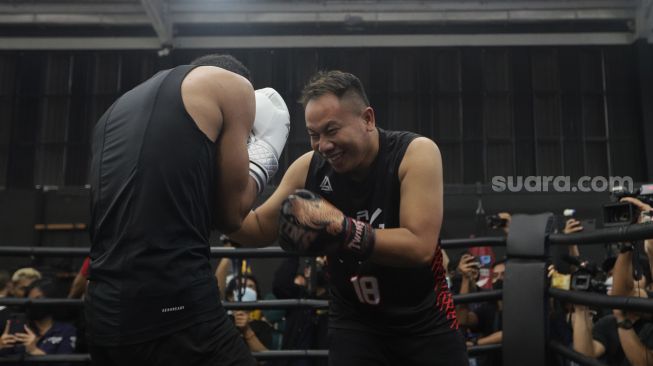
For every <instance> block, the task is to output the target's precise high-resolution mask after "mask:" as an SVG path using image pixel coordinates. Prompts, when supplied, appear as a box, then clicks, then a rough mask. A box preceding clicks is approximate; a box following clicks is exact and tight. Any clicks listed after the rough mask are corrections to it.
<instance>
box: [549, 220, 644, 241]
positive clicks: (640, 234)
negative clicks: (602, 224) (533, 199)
mask: <svg viewBox="0 0 653 366" xmlns="http://www.w3.org/2000/svg"><path fill="white" fill-rule="evenodd" d="M645 239H653V223H650V222H649V223H645V224H634V225H627V226H618V227H611V228H604V229H598V230H594V231H588V232H583V231H581V232H578V233H572V234H551V235H549V243H550V244H554V245H571V244H602V243H611V242H616V241H633V240H645Z"/></svg>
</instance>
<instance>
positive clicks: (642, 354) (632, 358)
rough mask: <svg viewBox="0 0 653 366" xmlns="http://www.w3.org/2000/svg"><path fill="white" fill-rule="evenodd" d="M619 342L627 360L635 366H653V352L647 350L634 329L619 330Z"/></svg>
mask: <svg viewBox="0 0 653 366" xmlns="http://www.w3.org/2000/svg"><path fill="white" fill-rule="evenodd" d="M617 332H618V333H619V342H620V343H621V348H623V350H624V354H625V355H626V358H627V359H628V361H629V362H630V364H631V365H633V366H653V351H651V350H649V349H647V348H646V347H645V346H644V344H642V342H641V341H640V339H639V337H638V336H637V333H635V330H634V329H633V328H631V329H622V328H618V329H617ZM647 362H648V363H647Z"/></svg>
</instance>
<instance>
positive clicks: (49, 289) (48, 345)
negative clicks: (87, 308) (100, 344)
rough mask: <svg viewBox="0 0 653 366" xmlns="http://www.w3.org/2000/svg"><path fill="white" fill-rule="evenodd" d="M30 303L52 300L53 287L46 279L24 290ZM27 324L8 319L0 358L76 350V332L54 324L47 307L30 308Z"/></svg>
mask: <svg viewBox="0 0 653 366" xmlns="http://www.w3.org/2000/svg"><path fill="white" fill-rule="evenodd" d="M26 294H27V297H28V298H30V299H42V298H48V297H53V296H54V294H55V285H54V283H53V282H52V281H50V280H47V279H41V280H37V281H35V282H34V283H32V284H31V285H30V286H29V287H28V288H27V289H26ZM27 320H28V322H27V324H25V323H23V322H22V321H18V320H17V318H15V319H11V320H10V321H9V322H7V325H6V326H5V330H4V333H3V334H2V336H0V355H7V354H20V353H26V354H29V355H33V356H36V355H50V354H71V353H74V350H75V342H76V338H77V336H76V330H75V327H73V326H72V325H70V324H68V323H64V322H59V321H55V320H54V318H53V317H52V310H51V308H50V307H41V306H38V305H32V306H30V307H29V308H28V310H27Z"/></svg>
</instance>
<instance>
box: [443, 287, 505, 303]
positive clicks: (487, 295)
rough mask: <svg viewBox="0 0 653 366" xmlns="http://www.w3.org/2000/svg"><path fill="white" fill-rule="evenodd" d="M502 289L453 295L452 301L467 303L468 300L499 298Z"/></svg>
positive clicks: (479, 300)
mask: <svg viewBox="0 0 653 366" xmlns="http://www.w3.org/2000/svg"><path fill="white" fill-rule="evenodd" d="M502 298H503V290H488V291H480V292H473V293H471V294H462V295H453V301H454V303H456V304H469V303H470V302H481V301H492V300H501V299H502Z"/></svg>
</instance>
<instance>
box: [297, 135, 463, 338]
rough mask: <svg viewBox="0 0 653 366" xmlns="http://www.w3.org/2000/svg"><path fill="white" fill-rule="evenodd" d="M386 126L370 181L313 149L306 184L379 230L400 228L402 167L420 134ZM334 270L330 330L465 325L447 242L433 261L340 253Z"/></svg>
mask: <svg viewBox="0 0 653 366" xmlns="http://www.w3.org/2000/svg"><path fill="white" fill-rule="evenodd" d="M378 131H379V154H378V155H377V157H376V160H375V161H374V163H373V166H372V169H371V172H370V174H369V175H368V177H367V178H365V179H364V180H363V181H359V182H357V181H353V180H351V179H349V178H348V177H347V175H343V174H338V173H336V172H334V171H333V169H332V168H331V166H330V165H329V164H328V162H327V161H325V160H324V159H323V158H322V157H321V156H320V155H319V154H313V158H312V160H311V163H310V167H309V173H308V176H307V178H306V188H307V189H309V190H311V191H313V192H317V193H319V194H320V195H321V196H322V197H324V198H325V199H326V200H328V201H329V202H331V203H332V204H333V205H335V206H336V207H338V208H339V209H341V210H342V211H343V213H344V214H345V215H347V216H350V217H353V218H356V219H358V220H362V221H365V222H369V223H370V224H372V226H373V227H374V228H379V229H383V228H386V229H389V228H397V227H399V201H400V182H399V175H398V171H399V165H400V164H401V161H402V159H403V157H404V154H405V152H406V149H407V148H408V145H409V144H410V142H411V141H413V140H414V139H415V138H416V137H419V136H418V135H416V134H413V133H410V132H396V131H385V130H382V129H378ZM327 268H328V274H329V282H330V293H331V305H330V310H329V313H330V319H329V322H330V323H329V326H330V327H333V328H344V329H356V330H361V331H365V332H371V333H376V334H382V335H402V334H403V335H405V334H411V335H433V334H439V333H443V332H446V331H449V330H450V329H456V328H457V327H458V323H457V321H456V315H455V309H454V306H453V300H452V297H451V293H450V292H449V290H448V287H447V283H446V279H445V272H444V269H443V267H442V254H441V251H440V248H439V246H438V248H437V252H436V253H435V257H434V259H433V261H432V263H431V264H430V265H428V266H422V267H414V268H396V267H389V266H383V265H379V264H375V263H372V262H370V261H366V262H362V263H361V262H358V261H356V260H354V258H353V257H351V256H348V255H346V254H340V255H334V256H329V258H328V267H327Z"/></svg>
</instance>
